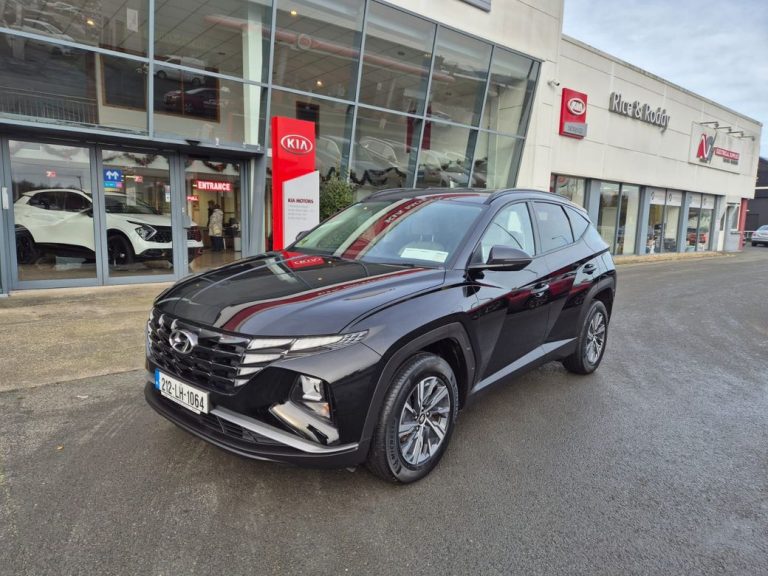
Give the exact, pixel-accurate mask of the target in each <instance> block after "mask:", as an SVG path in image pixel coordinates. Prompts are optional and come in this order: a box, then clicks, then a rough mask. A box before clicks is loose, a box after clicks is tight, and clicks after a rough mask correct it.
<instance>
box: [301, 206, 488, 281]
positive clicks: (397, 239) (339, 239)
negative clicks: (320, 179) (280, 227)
mask: <svg viewBox="0 0 768 576" xmlns="http://www.w3.org/2000/svg"><path fill="white" fill-rule="evenodd" d="M481 211H482V207H481V206H479V205H474V204H465V203H462V202H455V201H451V200H447V199H445V196H440V197H435V196H432V197H427V198H406V199H400V200H380V201H376V200H371V201H369V202H361V203H359V204H355V205H353V206H350V207H349V208H347V209H346V210H344V211H343V212H340V213H339V214H337V215H336V216H334V217H333V218H331V219H329V220H326V221H325V222H323V223H322V224H321V225H320V226H319V227H318V228H316V229H315V230H313V231H312V232H310V233H309V234H307V235H306V236H305V237H304V238H302V239H301V240H299V241H298V242H296V243H295V244H294V245H293V247H292V248H293V249H296V250H299V251H302V252H307V253H311V254H324V255H328V256H336V257H339V258H346V259H350V260H361V261H363V262H378V263H388V264H406V265H407V264H412V265H416V266H427V267H441V266H443V265H444V264H445V263H446V262H447V261H448V260H450V258H451V256H453V254H454V252H455V251H456V249H457V248H458V247H459V244H460V243H461V241H462V239H463V238H464V237H465V236H466V235H467V233H468V232H469V230H470V229H471V228H472V224H473V223H474V222H475V220H476V219H477V217H478V215H479V214H480V212H481Z"/></svg>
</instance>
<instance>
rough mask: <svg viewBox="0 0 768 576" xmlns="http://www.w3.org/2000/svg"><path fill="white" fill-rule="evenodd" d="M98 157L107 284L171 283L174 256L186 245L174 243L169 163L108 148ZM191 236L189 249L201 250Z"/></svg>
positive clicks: (147, 154)
mask: <svg viewBox="0 0 768 576" xmlns="http://www.w3.org/2000/svg"><path fill="white" fill-rule="evenodd" d="M100 158H101V166H100V168H99V173H100V175H101V176H102V178H101V181H100V183H99V184H100V187H101V189H102V190H103V194H104V196H103V198H104V201H103V205H104V217H103V221H104V232H103V233H102V234H101V244H102V245H103V246H105V247H106V249H105V250H104V251H103V253H104V260H103V267H104V269H105V270H106V272H107V283H124V282H127V281H131V280H133V279H136V278H141V281H143V282H146V281H148V280H155V279H165V278H158V277H163V276H168V278H167V279H168V280H172V279H174V278H175V277H176V274H175V270H179V264H180V263H179V262H177V260H176V258H177V257H178V254H176V252H177V251H178V248H179V246H184V244H185V243H187V242H186V241H182V242H179V241H178V240H177V241H175V242H174V226H173V221H174V214H173V212H174V210H175V209H177V207H178V205H179V204H180V200H179V199H178V198H177V197H175V196H177V195H174V194H173V193H172V188H171V158H170V157H169V156H168V155H167V154H162V153H158V152H146V151H143V152H138V151H136V152H134V151H130V150H127V149H108V148H105V149H102V150H101V151H100ZM192 236H193V238H191V239H190V240H189V247H190V248H191V249H195V248H200V247H201V246H202V243H201V242H200V241H199V234H198V239H197V241H195V240H194V234H192ZM182 250H183V248H182ZM147 276H149V277H151V278H147Z"/></svg>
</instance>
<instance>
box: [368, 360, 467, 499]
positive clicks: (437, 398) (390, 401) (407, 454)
mask: <svg viewBox="0 0 768 576" xmlns="http://www.w3.org/2000/svg"><path fill="white" fill-rule="evenodd" d="M458 407H459V390H458V386H457V384H456V377H455V375H454V374H453V370H452V369H451V366H450V365H449V364H448V362H446V361H445V360H443V359H442V358H440V357H439V356H436V355H434V354H430V353H428V352H420V353H418V354H416V355H414V356H412V357H411V358H409V359H408V360H407V361H406V362H405V364H403V365H402V366H401V367H400V369H399V370H398V371H397V374H396V375H395V377H394V379H393V381H392V385H391V386H390V388H389V391H388V392H387V396H386V398H385V399H384V405H383V407H382V409H381V414H380V415H379V421H378V423H377V425H376V428H375V430H374V433H373V439H372V441H371V450H370V452H369V454H368V462H367V464H368V468H369V469H370V470H371V472H373V473H374V474H376V475H377V476H379V477H380V478H382V479H383V480H386V481H388V482H393V483H402V484H408V483H410V482H416V481H417V480H420V479H422V478H424V476H426V475H427V474H429V473H430V472H431V471H432V469H433V468H434V467H435V466H436V465H437V463H438V462H439V461H440V458H441V457H442V456H443V454H444V453H445V450H446V448H447V446H448V443H449V441H450V438H451V434H452V433H453V428H454V425H455V422H456V414H457V413H458Z"/></svg>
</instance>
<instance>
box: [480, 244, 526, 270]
mask: <svg viewBox="0 0 768 576" xmlns="http://www.w3.org/2000/svg"><path fill="white" fill-rule="evenodd" d="M531 262H533V258H532V257H531V256H530V255H529V254H527V253H526V252H524V251H522V250H518V249H517V248H512V247H511V246H504V245H502V244H497V245H495V246H493V247H491V253H490V254H489V255H488V260H487V261H486V262H485V264H476V265H474V266H472V268H473V269H474V270H499V271H503V272H514V271H516V270H522V269H523V268H525V267H526V266H528V264H530V263H531Z"/></svg>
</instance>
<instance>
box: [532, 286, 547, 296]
mask: <svg viewBox="0 0 768 576" xmlns="http://www.w3.org/2000/svg"><path fill="white" fill-rule="evenodd" d="M547 290H549V284H536V286H534V287H533V290H531V294H533V295H534V296H543V295H544V293H545V292H546V291H547Z"/></svg>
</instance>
